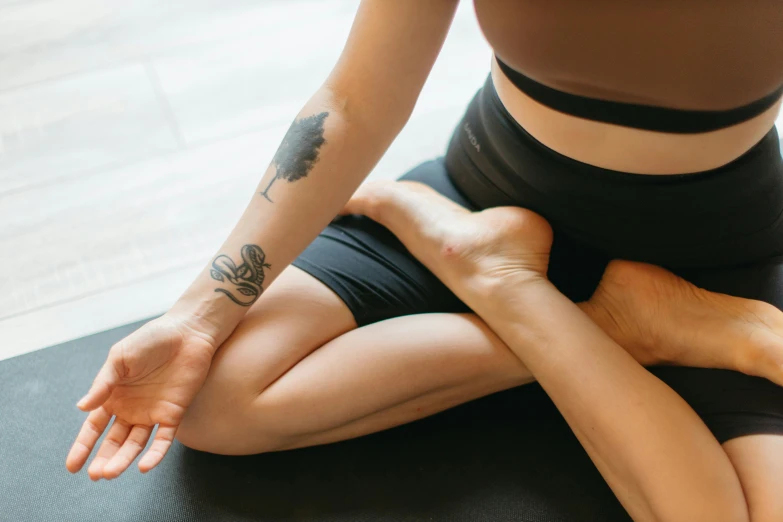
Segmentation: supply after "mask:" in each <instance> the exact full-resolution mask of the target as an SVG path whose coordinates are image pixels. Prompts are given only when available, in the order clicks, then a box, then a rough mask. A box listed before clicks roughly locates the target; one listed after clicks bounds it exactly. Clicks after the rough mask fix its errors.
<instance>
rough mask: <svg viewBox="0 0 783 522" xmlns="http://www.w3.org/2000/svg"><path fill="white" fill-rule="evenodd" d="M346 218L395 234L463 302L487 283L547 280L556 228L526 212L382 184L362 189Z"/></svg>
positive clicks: (408, 185) (406, 184)
mask: <svg viewBox="0 0 783 522" xmlns="http://www.w3.org/2000/svg"><path fill="white" fill-rule="evenodd" d="M343 213H345V214H363V215H366V216H368V217H370V218H372V219H373V220H375V221H377V222H379V223H381V224H382V225H384V226H385V227H386V228H388V229H389V230H391V232H392V233H394V235H396V236H397V237H398V238H399V239H400V241H402V242H403V244H404V245H405V246H406V247H407V248H408V250H409V251H410V252H411V253H412V254H413V255H414V256H415V257H416V258H417V259H418V260H419V261H421V262H422V263H423V264H424V265H425V266H426V267H427V268H429V269H430V270H431V271H432V273H434V274H435V275H436V276H437V277H438V278H439V279H441V280H442V281H443V282H444V283H445V284H446V285H447V286H449V287H450V288H451V289H452V291H454V292H455V293H456V294H457V295H459V296H460V297H462V298H463V300H464V296H463V295H460V294H462V293H464V292H466V291H468V290H470V289H471V288H478V287H479V286H482V285H481V284H480V283H482V282H486V283H492V284H494V285H499V284H501V283H506V284H511V280H512V279H513V280H514V281H521V280H522V279H535V278H543V279H545V278H546V270H547V266H548V265H549V250H550V247H551V245H552V229H551V228H550V226H549V224H548V223H547V222H546V220H544V218H542V217H541V216H539V215H538V214H535V213H534V212H531V211H529V210H526V209H523V208H519V207H496V208H491V209H487V210H484V211H481V212H470V211H468V210H467V209H465V208H463V207H461V206H459V205H457V204H456V203H454V202H453V201H451V200H449V199H447V198H445V197H444V196H441V195H440V194H438V193H437V192H435V191H434V190H433V189H431V188H430V187H428V186H427V185H423V184H421V183H417V182H410V181H398V182H390V181H381V182H373V183H367V184H365V185H363V186H362V187H360V188H359V190H358V191H357V192H356V194H355V195H354V197H353V198H352V199H351V201H350V202H349V203H348V204H347V205H346V207H345V209H344V211H343Z"/></svg>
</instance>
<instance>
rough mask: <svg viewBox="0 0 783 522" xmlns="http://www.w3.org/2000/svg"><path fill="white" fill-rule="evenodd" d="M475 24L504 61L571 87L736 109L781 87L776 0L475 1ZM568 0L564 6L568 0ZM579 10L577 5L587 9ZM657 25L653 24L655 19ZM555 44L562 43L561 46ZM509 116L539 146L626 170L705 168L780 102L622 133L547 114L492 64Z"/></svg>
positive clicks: (752, 134) (760, 127)
mask: <svg viewBox="0 0 783 522" xmlns="http://www.w3.org/2000/svg"><path fill="white" fill-rule="evenodd" d="M475 4H476V12H477V15H478V19H479V22H480V23H481V27H482V30H483V31H484V33H485V36H486V37H487V39H488V40H489V42H490V44H491V45H492V47H493V49H495V52H496V53H497V55H498V56H500V57H501V58H502V59H503V61H504V62H506V63H507V64H509V65H510V66H512V67H513V68H514V69H517V70H519V71H520V72H522V73H524V74H525V75H527V76H529V77H531V78H533V79H534V80H536V81H538V82H540V83H543V84H545V85H548V86H550V87H554V88H556V89H559V90H562V91H564V92H569V93H572V94H577V95H582V96H588V97H593V98H600V99H607V100H611V101H618V102H626V103H636V104H644V105H653V106H661V107H668V108H675V109H690V110H724V109H730V108H733V107H739V106H742V105H745V104H747V103H750V102H752V101H754V100H755V99H758V98H761V97H763V96H764V95H766V94H769V93H770V92H772V91H774V90H775V89H776V88H777V87H779V86H780V84H781V83H783V31H781V30H780V27H781V24H783V7H780V5H779V4H778V3H777V2H769V1H755V0H754V1H752V2H747V3H743V4H739V3H737V2H731V3H728V2H725V1H723V0H719V1H716V2H703V1H697V2H694V3H691V4H688V6H687V7H683V6H682V4H672V5H670V6H663V7H661V6H660V5H658V3H656V6H657V7H650V6H649V4H647V6H645V5H644V4H643V3H642V2H637V1H632V2H625V3H623V5H622V7H618V5H619V4H618V3H617V2H609V1H607V0H600V1H597V2H583V3H576V2H568V1H565V2H564V1H560V2H550V3H543V2H538V1H535V0H526V1H522V2H511V1H508V0H501V1H499V2H498V1H496V0H493V1H492V2H490V1H489V0H476V2H475ZM572 4H573V5H572ZM587 6H589V7H587ZM664 22H665V23H664ZM563 42H564V43H563ZM492 78H493V81H494V83H495V86H496V88H497V91H498V95H499V96H500V99H501V100H502V102H503V104H504V105H505V106H506V108H507V109H508V111H509V112H510V113H511V115H512V116H513V117H514V118H515V119H516V120H517V121H518V122H519V123H520V125H522V126H523V127H524V128H525V129H526V130H527V131H528V132H529V133H530V134H531V135H532V136H533V137H535V138H536V139H538V140H539V141H540V142H542V143H543V144H544V145H546V146H548V147H549V148H551V149H553V150H555V151H557V152H559V153H561V154H563V155H566V156H568V157H570V158H573V159H575V160H578V161H582V162H584V163H589V164H592V165H596V166H599V167H603V168H608V169H613V170H619V171H624V172H632V173H638V174H677V173H690V172H700V171H705V170H709V169H714V168H717V167H720V166H722V165H725V164H726V163H729V162H731V161H732V160H734V159H736V158H738V157H739V156H741V155H742V154H743V153H744V152H746V151H747V150H748V149H750V148H751V147H752V146H753V145H754V144H756V143H757V142H758V141H759V140H760V139H761V138H762V137H763V136H764V135H765V134H766V133H767V132H769V130H770V129H771V128H772V126H773V125H774V122H775V118H776V116H777V114H778V112H779V111H780V106H781V101H780V100H778V101H777V103H775V104H774V105H772V106H771V107H769V108H768V109H767V110H765V111H764V112H763V113H761V114H758V115H757V116H755V117H753V118H751V119H749V120H746V121H744V122H742V123H739V124H737V125H734V126H731V127H727V128H723V129H719V130H716V131H711V132H704V133H698V134H674V133H666V132H655V131H648V130H642V129H634V128H629V127H623V126H619V125H614V124H608V123H603V122H597V121H592V120H587V119H583V118H579V117H575V116H572V115H568V114H565V113H562V112H559V111H556V110H553V109H551V108H549V107H547V106H545V105H542V104H541V103H539V102H537V101H535V100H533V99H532V98H530V97H529V96H527V95H526V94H525V93H523V92H521V91H520V90H519V89H518V88H517V87H516V86H515V85H514V84H513V83H511V81H510V80H509V79H508V78H507V77H506V76H505V75H504V74H503V72H502V71H501V70H500V69H499V67H498V65H497V62H496V61H494V60H493V66H492Z"/></svg>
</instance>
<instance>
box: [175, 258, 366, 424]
mask: <svg viewBox="0 0 783 522" xmlns="http://www.w3.org/2000/svg"><path fill="white" fill-rule="evenodd" d="M355 327H356V323H355V322H354V320H353V317H352V315H351V312H350V310H348V307H346V305H345V304H344V303H343V302H342V300H341V299H340V298H339V297H338V296H337V295H336V294H335V293H334V292H332V291H331V290H330V289H329V288H328V287H326V286H325V285H324V284H323V283H321V282H320V281H318V280H317V279H315V278H313V277H312V276H310V275H308V274H307V273H305V272H303V271H301V270H299V269H298V268H295V267H288V268H286V269H285V270H284V271H283V272H282V273H281V274H280V276H278V278H277V279H276V280H275V281H274V282H273V283H272V284H271V285H270V286H269V288H268V289H267V290H266V291H265V292H264V294H263V295H262V296H261V298H259V299H258V301H256V303H255V304H253V306H252V307H251V308H250V310H249V311H248V313H247V315H246V316H245V317H244V319H243V320H242V321H241V322H240V323H239V325H237V328H236V329H235V330H234V332H233V333H232V334H231V336H229V338H228V339H226V341H225V342H224V343H223V344H222V345H221V346H220V348H219V349H218V351H217V353H216V354H215V357H214V359H213V361H212V366H211V367H210V371H209V375H208V376H207V380H206V382H205V384H204V387H203V388H202V391H201V392H200V393H199V395H198V396H197V398H196V401H195V402H194V404H193V405H192V406H191V408H190V410H192V411H189V414H192V415H195V414H197V413H199V412H200V410H202V409H209V410H214V409H216V408H221V407H223V406H224V405H230V404H237V403H239V402H247V401H249V400H252V398H255V397H256V396H257V395H258V394H259V393H260V392H261V391H263V390H264V389H266V388H267V387H268V386H269V385H270V384H271V383H273V382H275V381H276V380H277V379H278V378H279V377H280V376H281V375H283V374H284V373H286V372H287V371H288V370H290V369H291V368H292V367H293V366H294V365H296V364H297V363H298V362H299V361H301V360H302V359H303V358H305V357H306V356H307V355H309V354H310V353H311V352H312V351H313V350H315V349H316V348H318V347H319V346H322V345H323V344H325V343H327V342H329V341H330V340H331V339H334V338H335V337H337V336H339V335H341V334H343V333H345V332H347V331H349V330H352V329H354V328H355ZM216 397H219V398H220V402H221V404H217V403H215V398H216Z"/></svg>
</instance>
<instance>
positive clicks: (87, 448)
mask: <svg viewBox="0 0 783 522" xmlns="http://www.w3.org/2000/svg"><path fill="white" fill-rule="evenodd" d="M110 420H111V414H110V413H109V412H108V411H106V409H105V408H98V409H97V410H94V411H92V412H90V414H89V415H88V416H87V419H86V420H85V421H84V424H82V429H81V430H79V434H78V435H77V436H76V441H75V442H74V443H73V446H71V451H69V452H68V456H67V457H66V459H65V467H66V468H67V469H68V471H70V472H71V473H76V472H77V471H79V470H80V469H82V466H84V463H85V462H87V458H88V457H89V456H90V453H92V449H93V448H94V447H95V443H96V442H98V439H99V438H101V435H103V431H104V430H105V429H106V426H107V425H108V424H109V421H110Z"/></svg>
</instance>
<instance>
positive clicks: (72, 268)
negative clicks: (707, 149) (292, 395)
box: [0, 0, 780, 359]
mask: <svg viewBox="0 0 783 522" xmlns="http://www.w3.org/2000/svg"><path fill="white" fill-rule="evenodd" d="M357 5H358V0H167V1H160V0H133V1H132V2H119V1H117V0H115V1H110V0H58V1H53V0H0V252H2V256H0V359H3V358H7V357H11V356H14V355H17V354H21V353H25V352H28V351H31V350H35V349H38V348H43V347H45V346H49V345H52V344H55V343H59V342H62V341H65V340H68V339H72V338H76V337H79V336H82V335H86V334H89V333H92V332H97V331H100V330H103V329H106V328H110V327H112V326H116V325H120V324H124V323H128V322H131V321H134V320H137V319H141V318H144V317H148V316H151V315H153V314H157V313H162V312H163V311H165V310H166V309H167V308H168V307H169V306H170V305H171V304H172V303H173V302H174V300H175V299H176V298H177V297H178V296H179V294H180V293H181V292H182V290H183V289H184V288H185V287H186V286H187V285H188V283H189V282H190V281H191V280H192V278H193V277H194V275H195V274H196V272H197V271H198V270H199V269H200V268H201V266H203V264H204V263H206V262H207V261H208V260H209V259H210V257H211V256H212V255H213V253H214V252H215V250H216V249H217V247H218V246H219V244H220V243H221V241H222V240H223V238H224V237H225V236H226V234H227V233H228V232H229V230H230V228H231V227H232V225H233V224H234V222H235V220H236V219H237V218H238V216H239V214H240V213H241V211H242V209H243V208H244V206H245V204H246V202H247V200H248V198H249V197H250V196H249V195H250V194H252V192H253V189H254V187H255V185H256V183H257V182H258V180H259V178H260V176H261V174H262V173H263V171H264V170H265V168H266V166H267V164H268V163H269V160H270V159H271V157H272V154H273V153H274V150H275V149H276V147H277V144H278V143H279V141H280V138H281V137H282V136H283V133H284V132H285V130H286V128H287V127H288V124H289V122H290V121H291V119H292V118H293V117H294V115H295V114H296V113H297V112H298V110H299V108H300V107H301V106H302V104H303V103H304V102H305V101H306V99H307V98H308V97H309V95H310V94H311V93H312V92H313V91H314V90H315V89H316V87H317V86H318V85H319V84H320V83H321V82H322V81H323V79H324V78H325V77H326V75H327V74H328V72H329V70H330V68H331V66H332V64H333V63H334V62H335V60H336V58H337V56H338V54H339V52H340V50H341V47H342V44H343V42H344V40H345V37H346V35H347V33H348V30H349V28H350V24H351V21H352V18H353V14H354V12H355V10H356V7H357ZM489 60H490V50H489V48H488V46H487V45H486V43H485V42H484V39H483V37H482V36H481V34H480V32H479V29H478V27H477V25H476V21H475V19H474V15H473V11H472V8H471V3H470V2H462V5H461V7H460V10H459V12H458V15H457V17H456V20H455V22H454V25H453V28H452V30H451V33H450V35H449V38H448V40H447V42H446V45H445V46H444V49H443V52H442V53H441V56H440V58H439V60H438V62H437V64H436V66H435V69H434V70H433V72H432V75H431V77H430V79H429V81H428V83H427V85H426V87H425V89H424V92H423V93H422V95H421V97H420V100H419V104H418V105H417V107H416V111H415V113H414V116H413V117H412V119H411V121H410V123H409V125H408V126H407V127H406V129H405V130H404V131H403V133H402V134H401V135H400V137H399V138H398V139H397V141H396V142H395V143H394V145H393V146H392V148H391V149H390V150H389V152H388V154H387V155H386V157H385V158H384V159H383V160H382V162H381V163H380V164H379V165H378V167H377V168H376V169H375V171H374V172H373V173H372V175H371V177H384V178H393V177H396V176H398V175H399V174H401V173H402V172H404V171H405V170H406V169H408V168H410V167H412V166H413V165H415V164H417V163H419V162H421V161H423V160H425V159H428V158H431V157H435V156H437V155H439V154H441V153H442V152H443V151H444V148H445V145H446V142H447V139H448V137H449V135H450V133H451V131H452V129H453V127H454V125H455V124H456V122H457V120H458V118H459V117H460V115H461V113H462V111H463V109H464V107H465V106H466V104H467V102H468V101H469V99H470V97H471V95H472V94H473V93H474V92H475V90H476V89H477V88H478V87H479V86H480V84H481V83H482V82H483V81H484V79H485V77H486V74H487V72H488V69H489ZM779 123H780V122H779Z"/></svg>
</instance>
